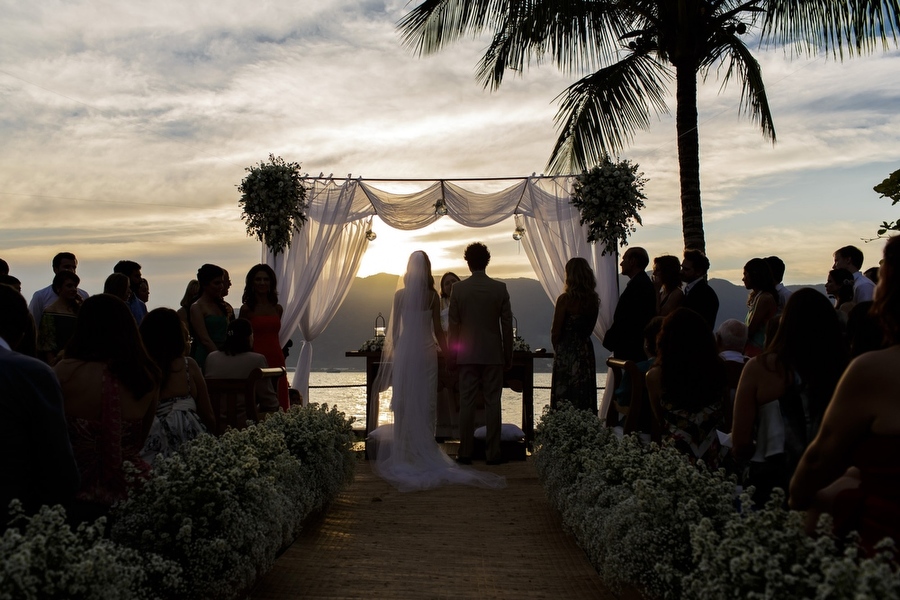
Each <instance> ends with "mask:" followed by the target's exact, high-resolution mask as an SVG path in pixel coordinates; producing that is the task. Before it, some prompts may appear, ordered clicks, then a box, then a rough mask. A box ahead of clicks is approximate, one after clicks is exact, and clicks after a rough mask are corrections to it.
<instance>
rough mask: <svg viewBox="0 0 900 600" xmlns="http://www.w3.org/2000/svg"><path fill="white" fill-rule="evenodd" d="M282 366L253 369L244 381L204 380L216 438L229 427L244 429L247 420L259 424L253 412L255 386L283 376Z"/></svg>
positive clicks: (255, 413)
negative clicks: (263, 381)
mask: <svg viewBox="0 0 900 600" xmlns="http://www.w3.org/2000/svg"><path fill="white" fill-rule="evenodd" d="M286 372H287V370H286V369H285V368H284V367H269V368H265V369H263V368H256V369H253V370H252V371H250V374H249V375H248V376H247V377H245V378H239V379H222V378H206V389H207V391H208V392H209V402H210V404H211V405H212V409H213V414H214V415H215V416H216V435H222V434H223V433H225V431H226V430H227V429H229V428H233V429H244V428H245V427H247V421H248V420H249V421H254V422H256V421H259V412H258V411H257V409H256V384H257V382H259V381H260V380H261V379H270V378H273V377H281V376H283V375H285V374H286Z"/></svg>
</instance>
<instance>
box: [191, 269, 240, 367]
mask: <svg viewBox="0 0 900 600" xmlns="http://www.w3.org/2000/svg"><path fill="white" fill-rule="evenodd" d="M224 273H225V271H224V270H223V269H222V267H219V266H216V265H211V264H205V265H203V266H201V267H200V269H199V270H198V271H197V281H198V282H199V284H200V297H199V298H198V299H197V300H196V301H195V302H194V303H193V304H191V309H190V323H191V337H193V338H194V344H193V346H192V348H191V357H192V358H193V359H194V360H196V361H197V364H198V365H200V368H201V369H203V372H204V373H205V372H206V357H207V356H208V355H209V354H210V353H211V352H215V351H217V350H219V349H221V348H223V347H224V344H225V332H226V330H227V328H228V323H230V322H231V321H233V320H234V309H232V308H231V305H230V304H228V303H227V302H225V300H224V299H223V298H222V294H223V293H224V292H225V281H224Z"/></svg>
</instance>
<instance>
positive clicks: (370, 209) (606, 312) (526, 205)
mask: <svg viewBox="0 0 900 600" xmlns="http://www.w3.org/2000/svg"><path fill="white" fill-rule="evenodd" d="M509 181H510V182H511V183H512V185H511V186H510V187H507V188H505V189H502V190H500V191H497V192H491V193H476V192H472V191H469V190H466V189H464V188H463V187H460V186H459V185H456V184H454V183H452V182H450V181H447V180H436V181H433V182H423V189H421V190H420V191H417V192H412V193H403V194H398V193H392V192H387V191H384V190H381V189H378V188H376V187H374V186H373V185H370V184H369V183H367V182H365V181H363V180H362V179H348V180H346V181H344V182H335V181H334V180H333V179H330V178H327V179H326V178H309V179H307V187H308V189H309V194H310V209H309V221H308V222H307V224H306V225H305V226H304V227H303V229H302V230H301V231H300V232H299V233H295V234H294V238H293V241H292V243H291V247H290V248H288V249H287V250H286V251H285V253H284V254H280V255H278V257H277V258H276V257H273V256H272V255H271V253H267V262H268V264H269V265H271V266H272V267H273V268H274V269H275V272H276V274H277V275H278V293H279V298H280V300H281V302H282V304H283V305H284V309H285V312H284V318H283V319H282V330H281V342H282V344H284V343H287V340H288V339H289V338H290V337H291V334H292V333H293V332H294V331H295V330H296V328H297V327H298V326H299V327H300V328H301V330H303V336H304V340H306V341H305V342H304V344H303V348H302V350H301V357H300V363H299V364H298V367H297V372H296V373H295V376H294V382H295V384H294V387H299V386H302V388H301V391H302V392H305V391H306V390H307V388H308V384H309V368H310V365H311V360H312V347H311V345H310V342H311V341H312V340H313V339H315V337H316V336H318V335H319V334H320V333H321V332H322V331H323V330H324V329H325V327H326V326H327V324H328V322H329V321H330V320H331V318H332V317H333V316H334V313H335V312H336V311H337V308H338V307H339V306H340V303H341V302H342V301H343V299H344V297H345V296H346V294H347V291H348V290H349V288H350V285H352V283H353V279H354V278H355V276H356V273H357V271H358V269H359V263H360V259H361V258H362V255H363V254H364V252H365V250H366V247H367V243H366V241H365V230H366V229H367V227H366V226H364V225H360V224H359V223H358V222H359V221H360V220H363V219H367V220H368V222H370V221H371V218H372V217H373V216H375V215H376V214H377V215H378V217H379V218H380V219H381V220H382V221H384V223H385V224H387V225H389V226H390V227H393V228H395V229H401V230H407V231H408V230H414V229H420V228H422V227H426V226H427V225H430V224H431V223H434V222H435V221H436V220H437V219H439V218H440V216H438V215H436V214H435V203H436V202H437V201H438V200H441V199H443V200H444V203H445V204H446V206H447V210H448V215H447V216H448V217H449V218H451V219H453V220H454V221H456V222H457V223H459V224H461V225H464V226H466V227H488V226H490V225H495V224H497V223H500V222H502V221H504V220H506V219H508V218H510V217H513V216H515V218H516V221H517V223H521V224H522V225H523V226H524V227H525V230H526V233H525V236H524V237H523V240H522V241H523V245H524V246H525V253H526V255H527V256H528V260H529V261H530V262H531V266H532V268H533V269H534V272H535V275H536V276H537V279H538V280H539V281H540V282H541V285H542V287H543V289H544V291H545V292H546V293H547V295H548V296H549V297H550V299H551V300H552V301H553V302H555V301H556V298H557V296H558V295H559V294H560V293H562V290H563V285H564V278H565V269H564V267H565V264H566V262H567V261H568V260H569V259H570V258H573V257H575V256H581V257H583V258H585V259H587V261H588V262H589V263H590V264H591V266H592V267H593V269H594V273H595V274H596V275H597V292H598V294H599V295H600V317H599V319H598V322H597V325H596V327H595V330H594V333H595V335H597V336H598V338H602V336H603V334H604V332H605V331H606V329H607V328H608V327H609V325H610V324H611V322H612V315H613V312H614V310H615V306H616V301H617V300H618V293H617V287H616V277H617V275H616V274H617V265H616V262H617V261H616V257H615V254H607V255H606V256H603V255H602V254H601V251H602V248H600V247H598V246H595V245H592V244H588V243H587V241H586V240H587V229H586V227H583V226H582V225H580V224H579V220H580V214H579V212H578V209H576V208H575V207H574V206H572V204H571V203H570V202H569V199H570V197H571V193H572V191H571V190H572V188H571V184H572V178H571V177H530V178H527V179H520V180H509ZM351 223H353V224H354V225H355V227H346V228H345V227H344V226H345V225H349V224H351ZM510 233H512V228H510ZM375 243H377V242H375ZM298 384H299V386H298ZM304 397H307V395H306V394H304ZM376 414H377V413H376Z"/></svg>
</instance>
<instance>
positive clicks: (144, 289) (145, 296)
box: [136, 277, 150, 306]
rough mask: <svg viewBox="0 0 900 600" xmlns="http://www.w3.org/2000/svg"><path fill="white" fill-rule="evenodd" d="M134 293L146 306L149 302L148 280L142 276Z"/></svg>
mask: <svg viewBox="0 0 900 600" xmlns="http://www.w3.org/2000/svg"><path fill="white" fill-rule="evenodd" d="M136 294H137V297H138V300H140V301H141V302H143V303H144V306H146V305H147V303H148V302H150V282H149V281H147V280H146V279H144V278H143V277H142V278H141V284H140V285H139V286H138V289H137V292H136Z"/></svg>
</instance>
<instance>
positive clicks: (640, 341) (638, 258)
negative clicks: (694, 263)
mask: <svg viewBox="0 0 900 600" xmlns="http://www.w3.org/2000/svg"><path fill="white" fill-rule="evenodd" d="M649 264H650V256H649V255H648V254H647V251H646V250H644V249H643V248H640V247H634V248H629V249H628V250H626V251H625V254H623V255H622V262H620V263H619V266H620V267H621V268H622V275H625V276H626V277H628V278H629V280H630V281H629V282H628V285H627V286H625V291H624V292H622V295H621V296H620V297H619V302H618V303H617V304H616V312H615V313H614V314H613V322H612V325H611V326H610V328H609V329H608V330H607V331H606V335H604V336H603V347H604V348H606V349H607V350H611V351H612V353H613V356H615V357H616V358H619V359H622V360H633V361H634V362H640V361H642V360H645V359H646V358H647V357H646V356H645V355H644V328H645V327H646V326H647V323H649V322H650V319H652V318H653V317H655V316H656V289H655V288H654V287H653V282H652V281H650V277H649V276H648V275H647V265H649Z"/></svg>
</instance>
